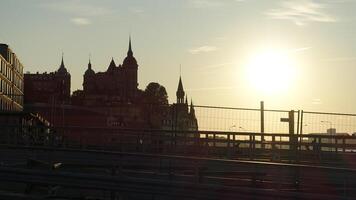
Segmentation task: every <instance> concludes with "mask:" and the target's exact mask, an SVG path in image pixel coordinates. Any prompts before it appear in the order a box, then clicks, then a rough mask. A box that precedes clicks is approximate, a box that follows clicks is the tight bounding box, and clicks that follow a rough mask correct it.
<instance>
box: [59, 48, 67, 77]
mask: <svg viewBox="0 0 356 200" xmlns="http://www.w3.org/2000/svg"><path fill="white" fill-rule="evenodd" d="M63 57H64V53H63V52H62V62H61V65H60V66H59V69H58V73H61V74H66V73H68V71H67V69H66V67H65V65H64V61H63Z"/></svg>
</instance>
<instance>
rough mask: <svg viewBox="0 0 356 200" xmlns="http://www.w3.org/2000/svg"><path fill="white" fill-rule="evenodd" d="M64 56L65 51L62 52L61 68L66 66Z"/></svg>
mask: <svg viewBox="0 0 356 200" xmlns="http://www.w3.org/2000/svg"><path fill="white" fill-rule="evenodd" d="M63 57H64V53H63V52H62V62H61V66H60V68H62V67H65V66H64V61H63Z"/></svg>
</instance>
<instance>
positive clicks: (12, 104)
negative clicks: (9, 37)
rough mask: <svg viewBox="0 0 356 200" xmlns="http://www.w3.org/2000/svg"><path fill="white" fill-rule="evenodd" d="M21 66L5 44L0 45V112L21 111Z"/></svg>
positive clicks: (22, 84)
mask: <svg viewBox="0 0 356 200" xmlns="http://www.w3.org/2000/svg"><path fill="white" fill-rule="evenodd" d="M23 80H24V78H23V65H22V64H21V62H20V61H19V59H18V58H17V56H16V54H15V53H14V52H13V51H12V50H11V49H10V48H9V46H8V45H7V44H0V111H22V110H23V96H24V81H23Z"/></svg>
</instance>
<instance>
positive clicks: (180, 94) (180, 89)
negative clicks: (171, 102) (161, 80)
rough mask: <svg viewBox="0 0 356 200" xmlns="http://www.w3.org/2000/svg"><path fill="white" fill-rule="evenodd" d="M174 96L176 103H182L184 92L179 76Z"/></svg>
mask: <svg viewBox="0 0 356 200" xmlns="http://www.w3.org/2000/svg"><path fill="white" fill-rule="evenodd" d="M176 95H177V103H184V96H185V92H184V89H183V83H182V77H181V76H179V83H178V89H177V92H176Z"/></svg>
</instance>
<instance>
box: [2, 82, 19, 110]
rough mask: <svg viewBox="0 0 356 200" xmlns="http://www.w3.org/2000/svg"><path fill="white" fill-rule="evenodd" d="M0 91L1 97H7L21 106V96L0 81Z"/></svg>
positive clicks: (6, 83)
mask: <svg viewBox="0 0 356 200" xmlns="http://www.w3.org/2000/svg"><path fill="white" fill-rule="evenodd" d="M0 91H1V93H0V94H1V95H4V96H7V97H8V98H10V99H12V100H13V101H15V102H16V103H18V104H20V105H23V94H22V93H21V92H20V91H18V90H17V89H14V88H12V86H11V85H10V84H8V82H7V81H5V80H2V79H0Z"/></svg>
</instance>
